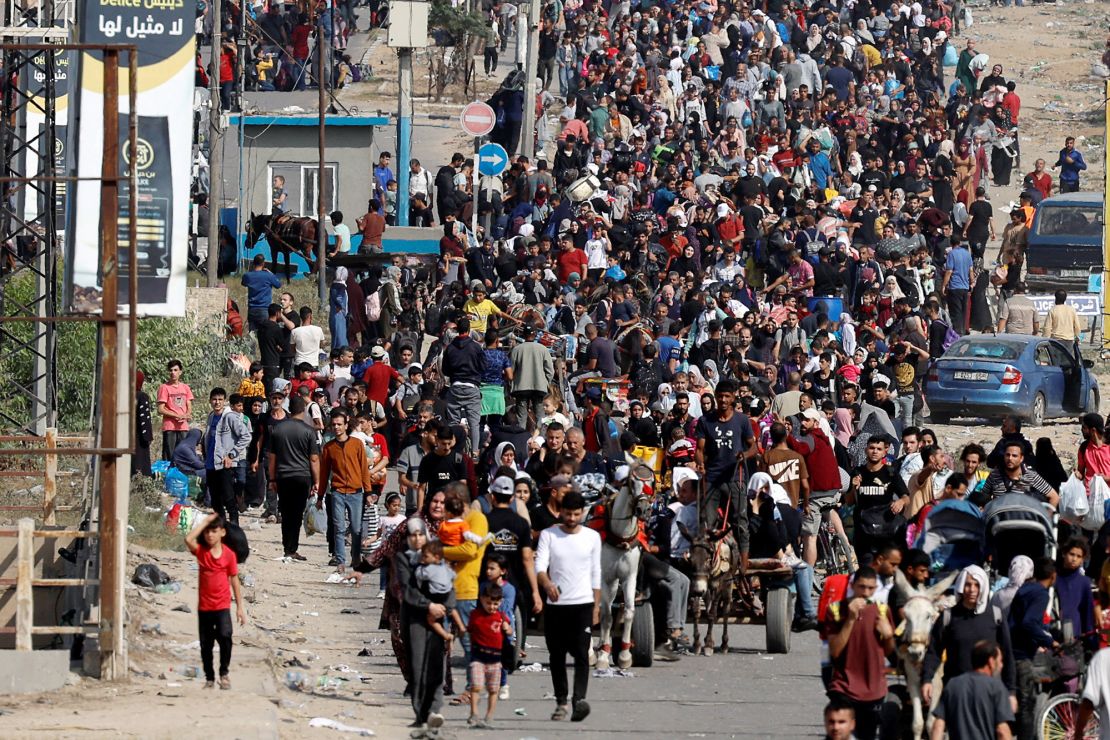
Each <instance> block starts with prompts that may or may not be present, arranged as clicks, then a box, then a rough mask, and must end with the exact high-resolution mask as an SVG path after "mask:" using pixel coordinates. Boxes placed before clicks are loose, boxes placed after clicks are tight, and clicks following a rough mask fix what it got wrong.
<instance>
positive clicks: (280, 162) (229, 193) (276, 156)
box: [223, 123, 378, 231]
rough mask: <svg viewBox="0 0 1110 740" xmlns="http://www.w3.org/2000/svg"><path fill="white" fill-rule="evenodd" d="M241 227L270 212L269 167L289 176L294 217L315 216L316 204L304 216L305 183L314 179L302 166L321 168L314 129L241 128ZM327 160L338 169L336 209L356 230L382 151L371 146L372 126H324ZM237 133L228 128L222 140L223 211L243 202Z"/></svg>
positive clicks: (291, 206)
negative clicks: (256, 216) (253, 213)
mask: <svg viewBox="0 0 1110 740" xmlns="http://www.w3.org/2000/svg"><path fill="white" fill-rule="evenodd" d="M243 135H244V144H243V150H242V172H243V176H242V177H243V215H242V219H243V223H246V220H247V218H249V215H250V213H251V212H252V211H253V212H255V213H269V212H270V210H271V208H270V206H271V192H270V187H271V186H270V172H271V169H270V167H271V165H272V166H274V167H276V168H277V169H278V171H279V173H281V174H285V175H286V191H287V201H286V203H287V210H289V211H290V212H292V213H294V214H296V215H306V216H312V217H315V216H316V203H315V199H312V200H311V203H310V205H309V210H308V212H306V213H303V214H302V213H301V211H302V206H303V205H304V204H303V203H301V200H302V198H301V195H302V193H301V178H302V176H303V178H304V180H305V183H306V184H307V182H308V178H309V177H310V174H309V172H308V171H304V170H302V169H301V168H302V166H310V167H311V168H312V169H315V168H316V166H317V163H318V156H319V155H318V148H317V147H318V144H317V128H316V127H315V126H288V125H276V124H275V125H257V124H251V123H247V124H245V125H244V126H243ZM326 137H327V146H326V150H325V153H326V158H327V164H328V165H334V166H335V167H336V184H337V187H336V196H337V197H336V205H337V209H338V210H340V211H342V212H343V214H344V217H345V221H346V223H348V225H350V226H351V230H352V231H355V230H356V229H355V226H354V221H355V219H356V218H358V217H359V216H361V215H362V214H363V213H364V212H365V210H366V202H367V200H368V199H369V196H370V191H371V179H372V172H373V168H374V165H375V164H376V163H377V157H378V151H377V150H376V149H375V148H374V146H373V139H374V128H373V126H332V125H329V126H327V127H326ZM238 140H239V131H238V127H237V126H231V127H229V128H228V129H227V131H226V133H225V136H224V203H223V205H224V207H229V208H233V207H235V206H236V205H237V202H238V197H239V167H240V161H239V160H240V157H239V143H238Z"/></svg>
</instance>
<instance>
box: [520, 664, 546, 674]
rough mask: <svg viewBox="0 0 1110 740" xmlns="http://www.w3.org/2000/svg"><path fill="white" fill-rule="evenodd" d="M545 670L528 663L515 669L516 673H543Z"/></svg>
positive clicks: (540, 666) (537, 665) (538, 665)
mask: <svg viewBox="0 0 1110 740" xmlns="http://www.w3.org/2000/svg"><path fill="white" fill-rule="evenodd" d="M546 670H547V669H546V668H544V667H543V666H542V665H540V664H539V663H529V664H527V665H522V666H521V667H520V668H518V669H517V673H543V672H544V671H546Z"/></svg>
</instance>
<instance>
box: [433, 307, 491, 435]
mask: <svg viewBox="0 0 1110 740" xmlns="http://www.w3.org/2000/svg"><path fill="white" fill-rule="evenodd" d="M455 323H456V326H457V327H458V330H459V335H458V336H457V337H455V339H454V340H453V341H452V342H451V344H449V345H447V349H445V350H444V351H443V374H444V375H446V376H447V377H448V378H450V379H451V387H450V388H448V390H447V418H448V419H449V420H450V421H451V423H452V424H462V423H464V420H465V424H466V426H467V431H468V432H469V434H470V449H471V450H473V451H475V452H477V450H478V449H479V445H480V442H481V433H482V427H481V418H482V391H481V390H480V388H481V383H482V372H483V371H484V370H485V369H486V354H485V352H484V351H483V350H482V347H481V345H480V344H478V343H477V342H475V341H474V339H473V338H472V337H471V336H470V319H469V318H468V317H466V316H464V317H462V318H461V319H459V320H458V321H457V322H455Z"/></svg>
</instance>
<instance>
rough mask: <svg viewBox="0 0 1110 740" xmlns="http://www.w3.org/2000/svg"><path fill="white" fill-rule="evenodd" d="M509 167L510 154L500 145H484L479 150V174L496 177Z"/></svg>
mask: <svg viewBox="0 0 1110 740" xmlns="http://www.w3.org/2000/svg"><path fill="white" fill-rule="evenodd" d="M508 166H509V153H508V152H506V151H505V147H503V146H501V145H500V144H492V143H491V144H483V145H482V147H481V148H480V149H479V150H478V174H480V175H485V176H486V177H496V176H497V175H500V174H501V173H502V172H504V171H505V168H506V167H508Z"/></svg>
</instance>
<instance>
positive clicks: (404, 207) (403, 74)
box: [397, 47, 412, 226]
mask: <svg viewBox="0 0 1110 740" xmlns="http://www.w3.org/2000/svg"><path fill="white" fill-rule="evenodd" d="M397 61H398V62H399V64H398V70H399V71H398V74H397V88H398V94H397V225H398V226H408V225H409V160H410V159H411V158H412V49H411V48H404V47H402V48H398V49H397Z"/></svg>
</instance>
